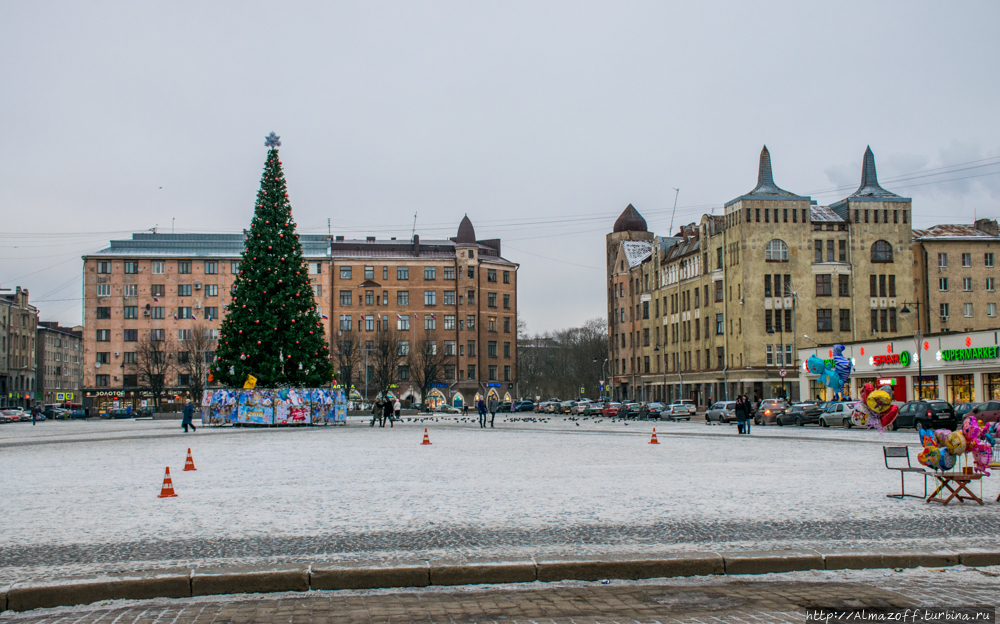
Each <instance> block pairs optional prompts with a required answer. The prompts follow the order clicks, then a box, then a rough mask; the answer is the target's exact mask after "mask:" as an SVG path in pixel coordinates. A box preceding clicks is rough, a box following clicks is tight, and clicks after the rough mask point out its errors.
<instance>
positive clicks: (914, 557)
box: [822, 550, 960, 570]
mask: <svg viewBox="0 0 1000 624" xmlns="http://www.w3.org/2000/svg"><path fill="white" fill-rule="evenodd" d="M822 554H823V560H824V561H825V562H826V569H827V570H859V569H866V568H920V567H923V568H943V567H947V566H953V565H958V564H959V562H960V556H959V554H958V553H957V552H954V551H950V550H935V551H930V552H920V551H913V552H908V551H905V550H903V551H899V550H885V551H878V550H875V551H865V552H854V551H839V550H833V551H822Z"/></svg>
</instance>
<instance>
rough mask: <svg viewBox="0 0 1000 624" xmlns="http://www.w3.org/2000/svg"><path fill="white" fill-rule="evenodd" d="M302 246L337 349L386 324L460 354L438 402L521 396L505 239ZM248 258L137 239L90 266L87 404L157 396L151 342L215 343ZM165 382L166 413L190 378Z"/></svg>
mask: <svg viewBox="0 0 1000 624" xmlns="http://www.w3.org/2000/svg"><path fill="white" fill-rule="evenodd" d="M299 240H300V242H301V244H302V252H303V256H304V258H305V259H306V261H307V262H308V266H309V274H310V279H311V280H312V283H313V291H314V293H315V296H316V303H317V308H318V311H319V312H320V314H321V315H322V316H325V317H328V318H325V319H324V320H323V323H324V331H325V332H326V335H327V339H328V341H329V343H330V346H331V350H333V351H334V352H335V351H336V349H337V343H338V340H337V333H338V332H341V331H343V329H342V328H347V327H350V328H351V329H352V330H353V331H356V332H359V335H360V336H362V337H363V336H364V335H365V334H366V333H368V332H374V331H375V329H376V328H377V327H378V325H376V323H388V324H390V327H391V328H393V329H396V330H398V331H399V332H400V333H401V335H403V337H404V340H406V339H407V338H406V337H407V336H409V337H410V338H409V340H410V341H411V344H413V345H415V344H416V343H417V341H422V340H432V341H435V342H436V343H437V344H439V345H440V348H441V349H443V350H444V353H445V354H447V355H449V356H450V355H454V358H455V359H454V364H450V365H449V367H450V368H446V371H447V375H446V376H450V377H449V378H448V379H447V380H446V381H447V383H444V384H439V385H441V386H443V387H439V388H435V391H434V393H433V396H432V397H429V398H430V399H431V400H432V402H434V401H438V402H440V401H447V402H449V403H455V402H459V403H462V402H469V401H471V400H474V399H475V398H476V397H477V396H480V395H482V396H486V395H488V394H493V395H494V396H497V397H498V398H499V399H500V400H503V399H505V398H508V397H509V398H513V397H515V396H516V393H515V390H516V386H515V384H516V382H517V371H516V353H517V345H516V340H517V333H516V332H517V322H516V315H517V265H516V264H514V263H512V262H509V261H507V260H505V259H503V258H502V257H501V255H500V241H499V240H483V241H477V240H476V235H475V230H474V229H473V226H472V223H471V221H469V219H468V217H466V218H465V219H463V220H462V223H461V225H460V226H459V229H458V235H457V236H456V237H455V238H453V239H449V240H434V241H421V240H420V238H419V237H417V236H414V238H413V240H412V241H409V242H407V241H397V240H394V239H393V240H376V239H375V238H374V237H369V238H367V239H366V240H345V239H344V237H342V236H337V237H335V239H333V240H331V238H330V237H329V236H323V235H308V234H303V235H300V239H299ZM242 250H243V235H241V234H162V233H136V234H133V236H132V238H131V239H126V240H115V241H111V246H110V247H108V248H107V249H104V250H102V251H99V252H97V253H95V254H91V255H88V256H84V258H83V261H84V265H83V279H84V327H85V329H84V341H83V342H84V366H83V396H84V402H85V405H87V406H88V407H92V408H96V409H98V410H103V409H107V408H109V407H111V406H112V405H114V403H115V402H116V401H117V402H118V405H121V406H124V405H132V406H133V407H138V406H139V405H140V404H141V401H142V400H143V399H144V398H146V397H148V392H147V391H146V390H144V389H141V388H139V387H138V383H137V376H136V362H137V355H136V352H137V347H138V345H139V343H140V342H141V340H142V339H144V338H145V337H155V339H157V340H162V341H164V342H168V343H173V344H174V345H175V348H176V350H177V351H183V350H184V349H183V346H184V341H185V340H187V339H189V338H190V336H191V332H192V331H205V332H208V335H209V336H211V337H217V336H218V331H219V327H220V322H221V321H220V319H221V317H222V315H223V314H224V313H225V306H226V303H227V302H228V298H227V296H228V294H229V292H230V290H231V288H232V286H233V282H234V275H235V274H236V273H237V272H238V271H239V261H240V254H241V252H242ZM400 367H401V368H400V371H399V373H400V375H399V376H400V377H401V378H402V377H407V376H408V370H407V369H406V365H405V363H404V362H401V363H400ZM165 381H166V386H167V393H166V394H167V399H168V408H169V403H170V402H177V403H182V402H183V398H184V397H185V396H186V394H187V393H186V389H185V385H186V384H185V383H184V382H185V381H186V380H185V379H184V378H183V375H182V374H181V373H180V372H177V373H176V374H174V375H173V376H172V377H171V378H169V379H166V380H165ZM397 385H398V386H399V387H398V394H399V396H404V397H405V396H407V395H410V396H413V397H414V398H416V397H419V396H420V393H419V390H418V389H416V388H414V387H412V384H410V385H407V380H406V379H401V380H400V382H399V384H397ZM357 390H362V389H360V388H357Z"/></svg>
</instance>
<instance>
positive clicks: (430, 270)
mask: <svg viewBox="0 0 1000 624" xmlns="http://www.w3.org/2000/svg"><path fill="white" fill-rule="evenodd" d="M424 279H425V280H432V279H437V267H424Z"/></svg>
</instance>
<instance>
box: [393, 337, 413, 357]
mask: <svg viewBox="0 0 1000 624" xmlns="http://www.w3.org/2000/svg"><path fill="white" fill-rule="evenodd" d="M409 354H410V341H409V340H400V341H399V347H398V351H397V352H396V355H409Z"/></svg>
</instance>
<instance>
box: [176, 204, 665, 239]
mask: <svg viewBox="0 0 1000 624" xmlns="http://www.w3.org/2000/svg"><path fill="white" fill-rule="evenodd" d="M674 203H676V202H674ZM176 220H177V217H170V233H171V234H173V233H174V221H176ZM671 223H673V221H671Z"/></svg>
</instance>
